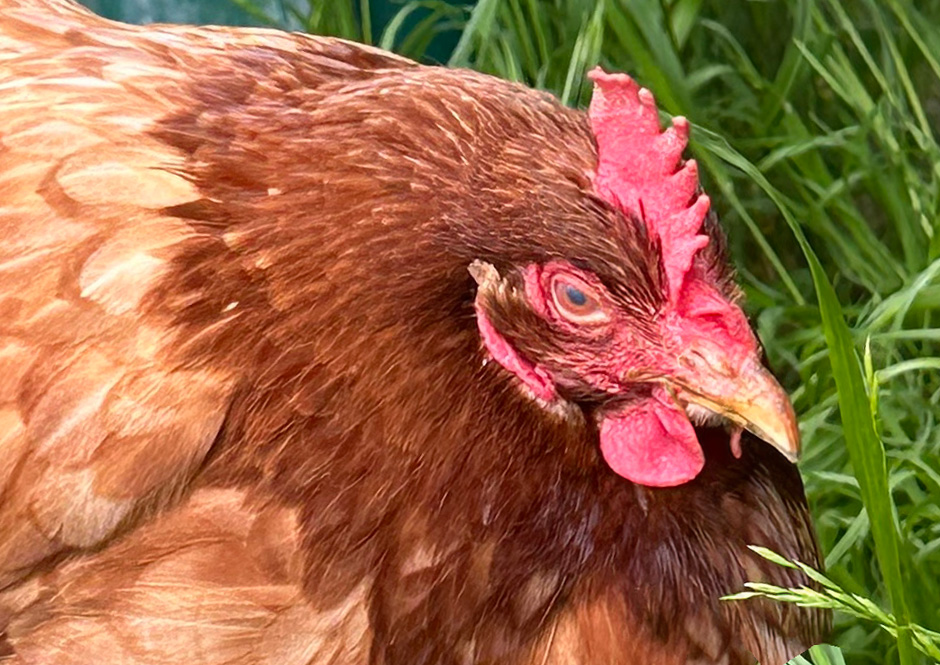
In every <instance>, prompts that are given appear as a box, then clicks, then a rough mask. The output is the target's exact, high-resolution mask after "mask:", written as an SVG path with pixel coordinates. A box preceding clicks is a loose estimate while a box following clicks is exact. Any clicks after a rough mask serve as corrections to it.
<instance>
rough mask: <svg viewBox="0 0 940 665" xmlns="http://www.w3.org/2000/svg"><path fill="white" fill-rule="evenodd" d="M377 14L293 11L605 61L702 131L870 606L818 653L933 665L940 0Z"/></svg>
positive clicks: (320, 4) (939, 463)
mask: <svg viewBox="0 0 940 665" xmlns="http://www.w3.org/2000/svg"><path fill="white" fill-rule="evenodd" d="M249 1H250V0H239V2H240V4H242V3H248V2H249ZM288 4H289V3H287V2H285V6H287V5H288ZM367 6H368V2H367V0H350V1H346V0H333V1H327V0H324V1H317V0H310V4H309V5H307V4H304V0H295V4H294V5H293V8H292V10H288V11H292V12H293V20H296V21H297V22H299V23H300V24H301V25H303V26H304V27H305V28H306V29H308V30H310V31H311V32H317V33H321V34H323V33H329V34H340V35H342V36H346V37H350V38H353V39H359V40H365V41H372V42H374V43H377V44H380V45H382V46H384V47H386V48H393V49H395V50H397V51H399V52H402V53H405V54H407V55H409V56H411V57H415V58H419V59H421V58H423V56H424V55H425V53H426V50H427V49H428V47H429V44H431V43H432V40H434V38H435V37H436V36H437V35H439V34H441V33H447V32H452V31H458V32H459V33H460V37H459V41H458V43H457V48H456V50H455V51H454V53H453V57H452V59H451V62H450V64H452V65H459V66H467V67H472V68H475V69H480V70H482V71H486V72H490V73H493V74H496V75H498V76H502V77H505V78H509V79H514V80H519V81H524V82H526V83H528V84H530V85H533V86H537V87H540V88H545V89H548V90H551V91H553V92H555V93H556V94H558V95H559V97H560V98H561V99H562V100H564V101H565V102H566V103H569V104H572V105H580V106H583V105H585V104H586V103H587V101H588V99H589V96H590V86H589V85H588V84H587V83H586V81H585V78H584V74H585V72H586V71H587V70H588V69H589V68H590V67H592V66H593V65H595V64H598V63H600V64H602V65H603V66H605V67H606V68H608V69H613V70H623V71H628V72H630V73H631V74H632V75H633V76H634V77H635V78H637V79H638V80H639V81H640V82H641V83H642V84H643V85H645V86H647V87H649V88H650V89H651V90H653V92H654V93H655V94H656V96H657V98H658V100H659V103H660V106H661V108H662V109H663V110H664V111H666V112H668V113H670V114H681V115H685V116H687V117H688V118H689V119H690V120H691V121H692V122H693V123H694V125H695V128H696V129H695V131H694V132H693V151H694V153H695V156H696V157H697V158H698V159H699V161H700V162H701V164H702V166H703V178H704V180H705V185H706V188H707V189H708V190H709V191H710V192H711V193H712V194H713V199H714V201H715V206H716V208H717V209H718V210H719V212H720V213H721V214H722V216H723V219H724V224H725V227H726V228H727V230H728V231H729V236H730V241H731V247H732V251H733V254H734V257H735V260H736V262H737V265H738V266H739V268H740V276H741V280H742V282H743V284H744V286H745V288H746V290H747V293H748V296H749V307H750V311H751V312H752V313H753V314H754V316H755V317H756V323H757V327H758V330H759V333H760V336H761V338H762V340H763V341H764V343H765V345H766V348H767V353H768V355H769V357H770V359H771V362H772V363H773V365H774V367H775V369H776V370H777V373H778V375H779V376H780V377H781V379H782V380H783V381H784V383H785V384H786V386H787V387H788V388H789V389H790V390H791V393H792V395H793V399H794V403H795V406H796V408H797V411H798V412H799V414H800V421H801V424H802V431H803V435H804V445H805V450H806V455H805V459H804V461H803V463H802V465H801V468H802V471H803V474H804V478H805V480H806V484H807V491H808V494H809V498H810V502H811V505H812V509H813V513H814V515H815V519H816V524H817V528H818V531H819V535H820V539H821V541H822V545H823V548H824V551H825V552H826V564H827V569H828V572H827V576H828V579H831V581H832V583H833V585H834V588H837V589H838V590H839V593H844V594H846V595H845V598H850V599H851V598H855V599H861V600H859V602H858V604H857V606H855V607H856V611H851V610H847V611H842V612H840V613H839V614H838V618H837V626H836V631H835V634H834V636H833V640H832V641H833V642H834V643H835V644H837V645H838V646H839V647H840V649H841V651H840V650H839V649H828V648H827V649H817V650H814V652H813V653H812V654H811V657H812V658H813V661H814V662H815V663H817V664H825V663H833V664H835V663H843V662H850V663H853V665H855V664H868V663H871V664H878V665H881V664H883V663H895V662H898V663H901V664H902V665H909V664H912V663H924V662H933V661H934V660H936V659H937V658H936V656H935V655H934V656H933V657H928V656H926V655H925V654H928V653H930V652H929V651H925V650H924V648H922V646H923V645H922V644H921V643H922V641H923V639H924V638H923V635H924V634H927V635H928V636H929V635H936V633H931V632H930V631H938V630H940V609H938V608H940V428H938V427H936V423H935V420H936V419H937V417H938V416H940V373H938V369H940V317H938V315H937V314H936V313H935V312H936V311H938V308H940V277H938V276H940V146H938V142H937V136H936V128H937V127H940V0H919V1H917V2H914V1H913V0H907V1H902V0H884V1H876V0H849V1H847V2H839V1H838V0H794V1H792V2H779V1H776V2H775V1H769V0H766V1H756V0H752V1H745V0H605V1H601V2H589V1H587V0H480V2H479V3H477V4H476V5H475V6H468V7H455V6H451V5H447V4H444V3H442V2H438V1H436V0H423V1H421V2H407V3H404V4H403V5H402V9H401V13H400V14H399V16H398V18H396V20H393V21H392V22H391V23H390V24H389V25H388V26H387V27H386V28H384V29H383V30H378V29H377V26H372V25H369V24H368V22H365V23H364V22H362V21H361V19H360V17H361V16H363V8H367ZM368 14H369V12H368V11H366V12H365V15H368ZM273 20H274V21H275V22H276V21H278V20H279V19H278V18H277V17H273ZM764 591H765V592H770V591H769V590H767V589H765V590H764ZM834 593H835V592H834ZM777 597H778V599H780V600H781V602H788V601H789V602H793V601H795V600H799V599H800V596H799V594H798V593H797V594H795V595H794V594H790V596H787V595H786V594H785V593H783V592H782V591H781V592H778V594H777ZM803 600H806V599H805V598H803ZM843 600H844V598H843ZM861 601H864V602H861ZM833 602H835V601H833ZM859 607H860V608H861V609H858V608H859ZM842 609H843V610H845V609H846V608H845V607H843V608H842ZM928 641H929V639H928ZM843 654H844V655H843ZM843 658H844V660H843ZM928 658H929V660H928ZM795 662H798V663H806V662H808V661H806V660H805V659H802V660H801V659H797V661H795Z"/></svg>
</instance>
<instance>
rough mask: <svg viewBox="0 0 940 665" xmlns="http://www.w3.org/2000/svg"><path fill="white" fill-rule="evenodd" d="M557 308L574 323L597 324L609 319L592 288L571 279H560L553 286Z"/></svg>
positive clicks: (553, 295) (553, 296)
mask: <svg viewBox="0 0 940 665" xmlns="http://www.w3.org/2000/svg"><path fill="white" fill-rule="evenodd" d="M552 298H553V300H554V301H555V307H556V308H557V309H558V311H559V312H560V313H561V315H562V316H564V317H565V318H566V319H568V320H569V321H571V322H573V323H597V322H599V321H604V320H606V319H607V314H606V313H605V312H604V310H603V308H602V307H601V305H600V302H599V300H598V298H597V297H596V296H595V295H594V294H593V293H592V292H591V289H590V287H588V286H587V285H586V284H581V283H580V282H575V281H573V280H571V279H569V278H559V279H556V280H555V281H554V283H553V284H552Z"/></svg>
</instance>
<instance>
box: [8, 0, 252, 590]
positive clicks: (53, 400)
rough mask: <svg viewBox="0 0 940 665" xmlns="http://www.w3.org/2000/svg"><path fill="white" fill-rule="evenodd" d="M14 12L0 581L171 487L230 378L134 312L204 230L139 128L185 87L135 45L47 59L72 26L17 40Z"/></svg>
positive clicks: (198, 454)
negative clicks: (176, 357) (48, 46)
mask: <svg viewBox="0 0 940 665" xmlns="http://www.w3.org/2000/svg"><path fill="white" fill-rule="evenodd" d="M10 7H11V3H10V2H2V3H0V11H3V12H5V13H4V14H3V15H2V18H3V21H2V26H3V27H2V30H0V51H3V52H4V57H2V58H0V101H2V103H0V285H2V288H0V314H2V316H0V459H2V460H3V464H2V466H0V532H2V533H3V534H4V538H3V539H2V540H0V587H3V586H6V585H9V584H11V583H14V582H16V581H18V580H20V579H22V578H23V577H24V576H26V575H28V574H29V573H30V572H31V571H32V570H33V569H34V568H35V567H36V566H37V565H39V564H41V563H42V562H43V561H45V560H46V559H48V558H49V557H52V556H55V555H59V554H61V553H68V552H71V551H74V550H82V549H86V548H93V547H97V546H99V545H100V544H101V543H102V542H103V541H105V540H107V539H108V538H110V537H112V536H113V535H114V534H116V533H117V532H118V531H119V528H120V527H121V526H122V525H127V524H128V523H129V521H131V520H132V519H135V516H137V515H140V514H141V513H142V512H146V509H147V508H154V507H156V506H159V505H162V503H163V502H164V499H165V498H166V497H170V496H173V495H175V494H176V493H178V490H179V489H180V488H181V487H182V486H183V485H184V484H185V483H186V481H187V480H188V479H189V478H190V477H191V476H192V474H193V473H194V471H195V470H196V469H197V468H198V466H199V465H200V464H201V463H202V460H203V459H204V457H205V455H206V453H207V452H208V450H209V448H210V446H211V445H212V442H213V441H214V439H215V437H216V435H217V433H218V431H219V428H220V427H221V424H222V421H223V419H224V416H225V412H226V408H227V405H228V401H229V399H230V397H231V394H232V390H233V386H234V380H235V377H234V376H233V375H232V374H231V373H227V372H223V371H219V370H213V369H208V368H191V367H190V368H184V367H178V366H176V364H175V363H174V362H173V361H172V360H171V359H170V356H171V354H170V351H171V350H172V349H173V348H174V346H176V345H178V344H179V343H180V340H179V339H178V338H177V334H176V333H175V332H174V330H173V328H172V325H171V322H169V321H167V320H161V319H160V318H158V317H156V316H155V315H152V314H150V315H148V314H147V312H145V311H144V310H143V308H142V301H143V299H144V298H145V296H146V295H147V294H148V293H149V292H150V291H151V289H153V288H154V286H155V285H156V284H157V283H158V282H159V280H160V278H161V277H162V276H163V275H164V274H165V272H166V271H167V270H168V268H169V266H170V264H171V262H172V261H173V259H174V258H175V257H176V256H178V255H179V254H180V253H181V252H182V251H183V250H184V249H185V247H186V243H187V241H189V240H191V239H193V238H195V237H196V236H197V233H196V232H195V231H194V230H193V229H192V228H191V227H190V226H189V225H187V224H186V223H184V222H182V221H180V220H179V219H177V218H175V217H172V216H169V215H167V214H166V213H164V212H162V211H163V210H164V209H165V208H169V207H172V206H177V205H182V204H185V203H188V202H191V201H194V200H198V199H199V198H200V195H199V193H198V192H197V191H196V189H195V187H194V186H193V184H192V183H191V182H190V181H189V180H187V179H186V178H184V177H183V176H181V175H179V174H178V173H179V167H180V166H181V164H182V156H181V155H179V154H177V153H176V152H175V151H174V150H173V149H172V148H170V147H168V146H166V145H164V144H161V143H160V142H159V141H157V140H156V139H152V138H148V137H147V134H146V128H147V127H148V126H151V125H153V124H154V123H155V122H157V121H158V120H159V119H160V117H162V115H163V114H165V113H167V112H168V109H167V108H166V107H165V105H161V104H157V103H154V100H155V99H157V98H159V97H160V90H161V89H163V88H168V87H170V86H172V83H173V81H174V79H175V78H176V77H177V76H178V74H177V73H175V72H174V71H173V70H172V69H171V68H170V64H172V63H171V62H170V61H167V62H164V63H163V69H162V70H160V67H159V66H158V59H156V58H155V56H154V55H153V54H152V53H150V52H147V51H145V50H142V51H140V54H139V56H138V58H139V62H135V59H134V56H133V53H132V52H131V51H128V52H126V53H124V55H123V59H124V60H125V61H128V62H129V64H128V65H127V66H124V67H118V66H114V65H111V66H106V67H90V66H89V63H90V62H91V60H90V56H89V55H88V54H87V53H83V52H81V50H78V51H74V52H73V51H67V50H66V51H63V52H61V53H60V52H53V53H46V52H45V51H43V50H42V49H41V48H39V47H37V45H36V44H37V42H38V43H40V45H41V42H42V40H43V39H48V40H50V41H54V40H56V39H59V40H63V41H64V40H67V37H66V36H64V35H65V31H64V30H62V29H52V28H51V27H50V28H49V29H47V30H37V31H35V32H33V33H30V32H29V31H28V30H25V29H17V26H20V27H22V23H21V22H18V20H16V19H15V18H11V13H10V12H12V14H16V13H17V12H20V13H21V14H22V13H23V12H25V13H26V14H25V15H26V16H28V17H30V16H32V14H30V13H29V10H28V8H25V7H23V6H21V5H19V4H18V3H12V7H13V9H12V10H11V9H10ZM62 7H63V8H64V7H65V6H64V5H62ZM62 11H65V9H62ZM70 16H71V17H72V20H76V17H82V18H84V17H85V15H84V14H83V13H80V12H73V14H71V15H70ZM46 18H47V19H48V16H47V17H46ZM26 20H27V19H23V18H21V19H20V21H26ZM29 20H32V18H30V19H29ZM60 27H61V26H60ZM27 35H28V37H27ZM27 38H28V39H29V40H30V46H29V47H27V46H24V45H23V44H20V43H18V40H21V39H27ZM11 43H12V44H14V45H16V46H18V47H20V48H19V51H18V54H17V55H16V56H15V57H11V56H10V51H9V50H7V48H8V47H9V46H10V45H11ZM59 46H62V45H61V44H60V45H59ZM70 54H71V55H70ZM161 72H162V75H161ZM110 77H113V78H110Z"/></svg>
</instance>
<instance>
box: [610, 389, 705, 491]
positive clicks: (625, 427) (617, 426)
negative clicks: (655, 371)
mask: <svg viewBox="0 0 940 665" xmlns="http://www.w3.org/2000/svg"><path fill="white" fill-rule="evenodd" d="M600 437H601V453H602V454H603V456H604V460H605V461H606V462H607V464H608V465H609V466H610V468H611V469H612V470H613V471H614V472H615V473H616V474H617V475H619V476H623V477H624V478H626V479H627V480H630V481H632V482H634V483H637V484H639V485H646V486H648V487H674V486H676V485H682V484H683V483H687V482H689V481H690V480H692V479H693V478H695V477H696V476H697V475H698V474H699V472H701V470H702V467H704V466H705V454H704V453H703V452H702V447H701V445H699V442H698V437H696V435H695V429H694V428H693V427H692V423H691V422H689V418H688V416H687V415H686V414H685V412H684V411H683V410H682V409H680V408H679V407H678V406H677V405H676V404H675V403H674V402H673V401H672V400H671V399H670V397H669V395H668V394H667V393H666V392H665V391H664V390H662V389H661V388H657V389H655V390H654V391H653V396H652V397H650V398H649V399H647V400H645V401H643V402H641V403H639V404H635V405H631V406H630V407H628V408H626V409H624V410H622V411H618V412H615V413H612V414H609V415H607V416H605V417H604V419H603V421H601V426H600Z"/></svg>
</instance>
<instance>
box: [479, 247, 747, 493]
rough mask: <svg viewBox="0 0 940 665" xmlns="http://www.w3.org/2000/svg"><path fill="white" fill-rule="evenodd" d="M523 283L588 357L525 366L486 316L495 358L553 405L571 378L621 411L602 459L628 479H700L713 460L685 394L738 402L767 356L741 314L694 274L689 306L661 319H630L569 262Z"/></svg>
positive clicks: (613, 417)
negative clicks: (565, 293) (578, 306)
mask: <svg viewBox="0 0 940 665" xmlns="http://www.w3.org/2000/svg"><path fill="white" fill-rule="evenodd" d="M524 284H525V296H526V300H527V301H528V303H529V305H530V307H531V308H532V309H533V310H534V311H535V312H536V313H538V314H539V315H540V316H542V317H543V318H544V319H545V320H546V321H547V322H549V323H550V324H551V325H552V326H553V327H557V328H559V329H560V330H562V331H564V332H565V333H567V334H568V336H569V337H571V338H572V339H577V340H578V344H579V346H580V347H581V349H582V350H585V349H586V350H587V353H584V352H582V353H576V354H567V355H566V356H565V358H560V359H543V360H542V361H541V362H536V361H532V360H529V359H526V358H523V357H522V356H521V355H520V354H519V353H518V352H517V351H516V350H515V349H514V348H513V347H512V345H511V344H510V343H509V342H508V341H507V340H506V339H505V338H504V337H503V336H502V335H501V334H499V333H498V332H497V331H496V330H495V328H494V327H493V326H492V325H491V323H490V322H489V320H488V319H487V317H486V315H485V313H483V311H482V310H479V311H478V323H479V328H480V334H481V337H482V339H483V341H484V343H485V345H486V346H487V348H488V350H489V353H490V354H491V355H492V357H493V358H494V359H495V360H497V361H498V362H499V363H500V364H502V365H503V366H504V367H506V369H508V370H510V371H511V372H512V373H514V374H515V375H516V376H517V377H518V378H519V379H520V380H521V381H522V383H523V385H524V386H525V387H526V388H527V389H528V390H529V391H530V392H531V393H532V395H533V396H535V397H537V398H538V399H540V400H542V401H545V402H553V401H555V400H557V399H561V397H560V396H559V390H558V389H559V387H561V388H565V387H566V386H564V385H563V384H562V381H564V379H563V378H562V376H561V370H562V369H565V370H567V373H566V375H567V376H569V377H570V376H571V373H572V371H573V372H574V373H575V374H576V375H577V376H578V378H579V380H580V381H581V382H582V383H583V384H584V385H585V386H587V387H590V388H591V389H593V390H595V391H598V392H602V393H606V394H607V395H609V396H610V398H611V401H612V403H613V404H614V406H612V407H611V408H610V409H606V410H601V411H600V412H599V416H598V428H599V435H600V441H601V452H602V454H603V455H604V458H605V460H606V461H607V463H608V464H609V465H610V467H611V468H612V469H613V470H614V471H615V472H616V473H618V474H619V475H621V476H623V477H625V478H627V479H629V480H631V481H633V482H636V483H639V484H642V485H647V486H651V487H668V486H673V485H679V484H682V483H685V482H688V481H689V480H692V479H693V478H695V476H697V475H698V473H699V472H700V471H701V469H702V467H703V465H704V462H705V460H704V456H703V454H702V449H701V446H700V445H699V443H698V439H697V437H696V435H695V430H694V428H693V426H692V423H691V421H690V420H689V416H688V415H687V414H686V411H685V403H684V400H683V389H682V385H685V384H694V385H697V386H698V385H701V386H702V387H703V388H704V389H705V390H707V392H708V393H709V394H712V395H728V396H731V395H733V394H734V393H735V391H736V390H737V384H736V382H735V377H736V376H738V375H739V374H740V372H741V370H742V369H743V368H744V367H745V366H746V365H747V363H748V362H751V361H752V359H753V358H756V357H757V356H758V346H757V341H756V339H755V338H754V336H753V334H752V333H751V330H750V327H749V326H748V324H747V319H746V318H745V316H744V314H743V312H742V311H741V310H740V308H738V307H737V306H736V305H734V304H733V303H732V302H730V301H729V300H728V298H726V297H725V296H723V295H722V294H721V293H720V292H719V291H718V290H717V289H716V288H715V287H714V286H711V285H709V284H707V283H705V282H704V281H703V280H701V279H696V278H695V276H694V275H693V276H692V278H690V279H688V280H687V282H686V284H685V288H684V289H683V297H682V298H680V299H679V300H678V302H677V303H675V304H672V303H669V302H667V304H666V305H665V306H664V308H663V309H662V310H661V311H660V312H658V314H657V315H656V316H655V317H653V319H652V320H649V319H646V318H642V317H640V316H638V315H637V314H634V313H631V312H628V311H625V310H624V309H623V308H622V307H621V306H620V305H618V304H617V302H616V301H615V299H614V298H613V297H612V296H611V294H610V293H609V292H608V291H607V289H606V288H605V287H604V285H603V284H602V283H601V281H600V280H599V279H598V278H597V277H596V276H595V275H593V274H591V273H589V272H587V271H584V270H580V269H578V268H576V267H574V266H572V265H570V264H569V263H566V262H562V261H553V262H550V263H547V264H544V265H537V264H533V265H530V266H528V267H527V268H526V269H525V271H524ZM566 284H570V285H571V286H574V287H575V288H577V289H578V290H579V291H581V292H582V293H584V294H585V295H586V297H587V298H588V301H589V303H593V307H590V308H589V310H590V311H589V312H588V314H587V315H585V314H584V312H577V313H575V314H574V315H573V314H572V312H571V309H570V307H569V308H566V307H565V306H564V303H561V302H559V299H558V295H557V294H558V292H559V291H558V289H559V286H560V285H566ZM572 357H573V358H576V360H575V361H574V362H575V363H576V365H574V366H572V361H571V358H572ZM706 359H707V360H706ZM716 359H718V363H717V366H716ZM569 380H570V379H569ZM568 387H570V386H568ZM637 394H639V395H643V396H642V397H635V395H637ZM631 396H632V397H631Z"/></svg>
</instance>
